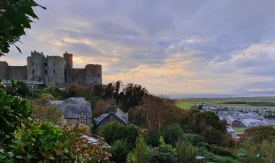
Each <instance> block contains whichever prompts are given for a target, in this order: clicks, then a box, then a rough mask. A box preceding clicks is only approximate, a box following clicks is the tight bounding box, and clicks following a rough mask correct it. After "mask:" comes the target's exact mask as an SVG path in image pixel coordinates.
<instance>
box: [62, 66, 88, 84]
mask: <svg viewBox="0 0 275 163" xmlns="http://www.w3.org/2000/svg"><path fill="white" fill-rule="evenodd" d="M65 71H66V72H67V83H71V84H78V85H83V86H85V85H86V71H85V69H66V70H65Z"/></svg>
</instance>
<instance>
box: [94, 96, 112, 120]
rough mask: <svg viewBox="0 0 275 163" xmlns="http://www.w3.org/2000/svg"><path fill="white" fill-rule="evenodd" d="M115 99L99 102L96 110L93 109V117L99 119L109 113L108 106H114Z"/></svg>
mask: <svg viewBox="0 0 275 163" xmlns="http://www.w3.org/2000/svg"><path fill="white" fill-rule="evenodd" d="M114 103H115V100H114V99H106V100H99V101H97V102H96V105H95V108H94V109H93V116H94V117H99V116H100V115H102V114H105V113H107V112H108V110H107V109H108V108H107V107H108V106H109V105H110V104H114Z"/></svg>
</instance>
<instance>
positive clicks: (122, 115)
mask: <svg viewBox="0 0 275 163" xmlns="http://www.w3.org/2000/svg"><path fill="white" fill-rule="evenodd" d="M111 114H113V115H114V116H116V117H117V118H119V119H120V120H121V121H122V122H123V123H125V124H128V114H127V113H126V114H125V113H124V112H123V111H121V110H120V109H119V108H116V113H114V112H110V113H108V114H103V115H101V116H100V117H98V118H97V122H96V124H99V123H100V122H101V121H103V120H104V119H105V118H107V117H108V116H110V115H111Z"/></svg>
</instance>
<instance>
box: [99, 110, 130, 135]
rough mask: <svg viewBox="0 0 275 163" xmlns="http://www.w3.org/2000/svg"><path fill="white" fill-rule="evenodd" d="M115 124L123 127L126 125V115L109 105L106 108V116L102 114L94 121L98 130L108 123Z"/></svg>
mask: <svg viewBox="0 0 275 163" xmlns="http://www.w3.org/2000/svg"><path fill="white" fill-rule="evenodd" d="M112 122H117V123H120V124H123V125H127V124H128V114H127V113H126V114H125V113H124V112H123V111H121V110H120V109H119V108H118V107H117V106H113V105H110V106H109V107H108V114H103V115H101V116H100V117H98V118H97V119H96V125H97V128H98V130H100V128H101V127H103V126H105V125H106V124H108V123H112Z"/></svg>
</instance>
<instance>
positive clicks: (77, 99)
mask: <svg viewBox="0 0 275 163" xmlns="http://www.w3.org/2000/svg"><path fill="white" fill-rule="evenodd" d="M69 99H72V100H73V101H75V102H77V103H83V102H84V103H85V102H86V100H85V98H84V97H70V98H69Z"/></svg>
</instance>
